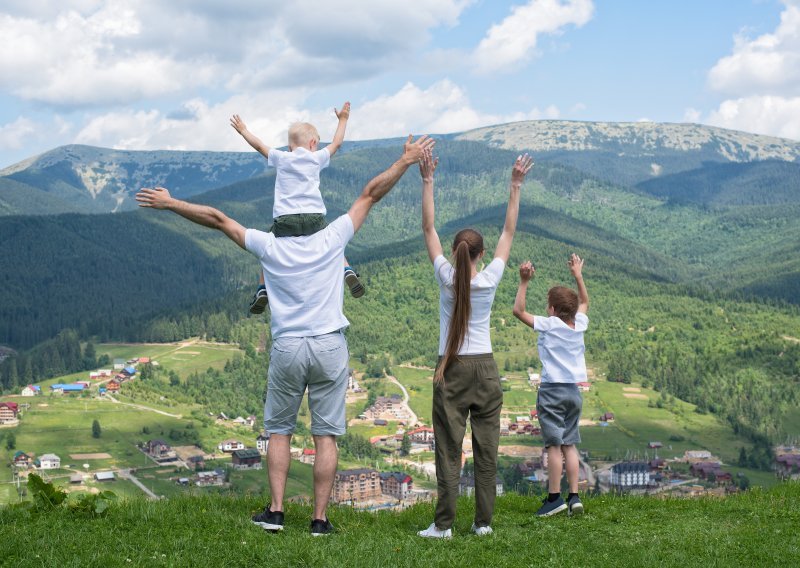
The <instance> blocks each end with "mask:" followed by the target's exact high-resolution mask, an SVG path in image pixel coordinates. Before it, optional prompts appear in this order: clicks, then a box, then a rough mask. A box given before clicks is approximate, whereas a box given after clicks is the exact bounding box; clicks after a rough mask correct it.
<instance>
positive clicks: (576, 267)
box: [568, 253, 589, 314]
mask: <svg viewBox="0 0 800 568" xmlns="http://www.w3.org/2000/svg"><path fill="white" fill-rule="evenodd" d="M568 264H569V271H570V272H572V276H574V277H575V284H576V285H577V286H578V312H579V313H582V314H585V313H586V312H588V311H589V292H588V291H587V290H586V284H584V283H583V259H582V258H581V257H579V256H578V255H577V254H575V253H572V256H570V257H569V262H568Z"/></svg>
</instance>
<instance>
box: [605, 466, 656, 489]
mask: <svg viewBox="0 0 800 568" xmlns="http://www.w3.org/2000/svg"><path fill="white" fill-rule="evenodd" d="M648 485H650V466H649V465H647V464H646V463H644V462H622V463H615V464H614V465H613V466H612V467H611V486H612V487H614V488H615V489H631V488H634V487H647V486H648Z"/></svg>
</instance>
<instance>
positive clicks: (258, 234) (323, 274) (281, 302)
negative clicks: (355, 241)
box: [244, 214, 354, 339]
mask: <svg viewBox="0 0 800 568" xmlns="http://www.w3.org/2000/svg"><path fill="white" fill-rule="evenodd" d="M353 234H354V230H353V221H352V219H350V216H349V215H347V214H344V215H342V216H341V217H339V218H338V219H336V220H335V221H334V222H333V223H331V224H330V225H328V226H327V227H325V228H324V229H322V230H321V231H319V232H317V233H314V234H313V235H308V236H305V237H292V238H288V239H287V238H277V237H275V235H273V234H272V233H265V232H264V231H258V230H256V229H247V231H246V232H245V236H244V244H245V248H246V249H247V250H248V251H249V252H251V253H253V254H254V255H255V256H256V257H258V259H259V260H260V261H261V267H262V268H263V270H264V279H265V281H266V283H265V284H266V287H267V294H268V295H269V308H270V312H271V313H270V320H271V324H272V337H273V339H275V338H278V337H281V336H287V337H310V336H313V335H322V334H324V333H330V332H332V331H336V330H338V329H342V328H343V327H347V326H348V325H350V322H349V321H347V318H346V317H345V316H344V312H343V303H344V278H343V277H342V270H343V268H342V267H343V266H344V249H345V247H346V246H347V243H348V242H350V239H352V238H353Z"/></svg>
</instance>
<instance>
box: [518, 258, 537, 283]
mask: <svg viewBox="0 0 800 568" xmlns="http://www.w3.org/2000/svg"><path fill="white" fill-rule="evenodd" d="M535 273H536V267H535V266H533V263H531V261H530V260H526V261H525V262H523V263H522V264H520V265H519V279H520V280H522V281H523V282H528V281H529V280H530V279H531V278H533V275H534V274H535Z"/></svg>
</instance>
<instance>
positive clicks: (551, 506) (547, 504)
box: [536, 495, 567, 517]
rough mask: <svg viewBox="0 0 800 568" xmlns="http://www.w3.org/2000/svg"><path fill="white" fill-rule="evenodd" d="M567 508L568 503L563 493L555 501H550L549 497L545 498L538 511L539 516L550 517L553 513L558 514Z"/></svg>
mask: <svg viewBox="0 0 800 568" xmlns="http://www.w3.org/2000/svg"><path fill="white" fill-rule="evenodd" d="M566 509H567V504H566V503H564V499H563V498H562V497H561V495H559V496H558V499H556V500H555V501H548V500H547V497H545V498H544V500H543V501H542V506H541V507H539V510H538V511H536V516H537V517H549V516H551V515H556V514H558V513H560V512H561V511H565V510H566Z"/></svg>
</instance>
